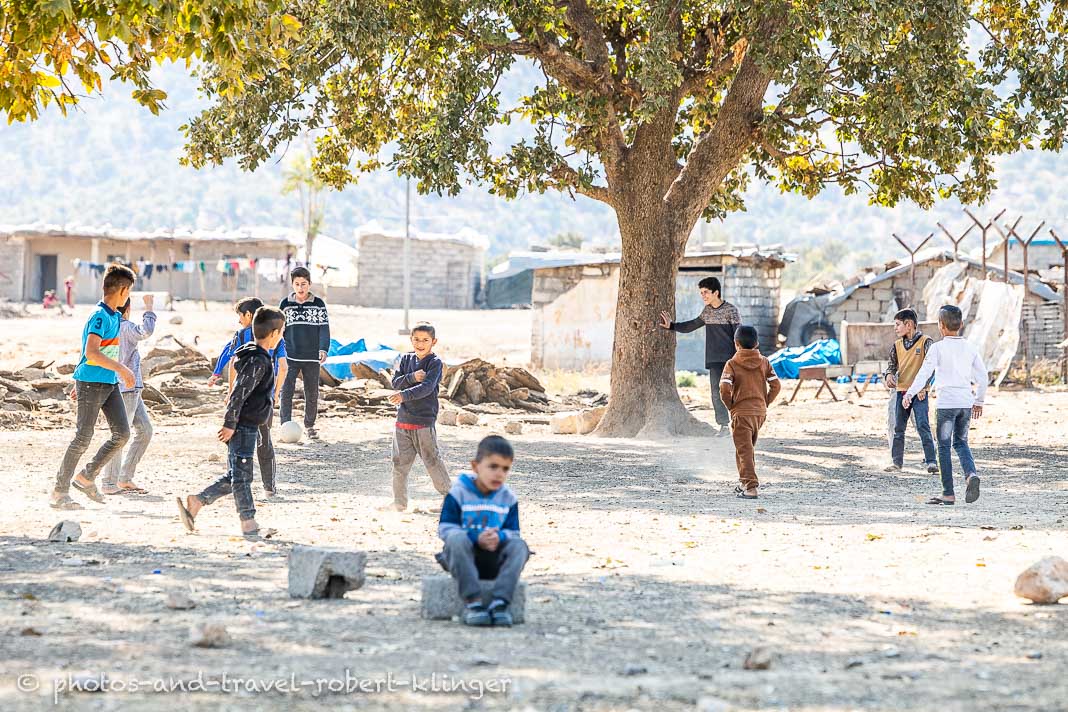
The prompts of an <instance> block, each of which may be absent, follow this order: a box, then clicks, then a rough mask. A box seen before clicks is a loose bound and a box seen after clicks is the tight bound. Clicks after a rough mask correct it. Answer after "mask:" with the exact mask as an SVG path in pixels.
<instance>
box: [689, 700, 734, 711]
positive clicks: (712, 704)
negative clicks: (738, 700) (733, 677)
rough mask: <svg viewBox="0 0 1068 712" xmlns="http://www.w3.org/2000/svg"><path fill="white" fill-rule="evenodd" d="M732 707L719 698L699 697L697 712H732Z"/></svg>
mask: <svg viewBox="0 0 1068 712" xmlns="http://www.w3.org/2000/svg"><path fill="white" fill-rule="evenodd" d="M730 710H731V705H730V703H729V702H727V701H726V700H721V699H720V698H718V697H699V698H698V699H697V712H730Z"/></svg>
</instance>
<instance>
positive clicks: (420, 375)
mask: <svg viewBox="0 0 1068 712" xmlns="http://www.w3.org/2000/svg"><path fill="white" fill-rule="evenodd" d="M412 380H414V381H415V382H416V383H422V382H423V381H424V380H426V371H424V370H423V369H419V370H418V371H416V372H415V373H413V374H412Z"/></svg>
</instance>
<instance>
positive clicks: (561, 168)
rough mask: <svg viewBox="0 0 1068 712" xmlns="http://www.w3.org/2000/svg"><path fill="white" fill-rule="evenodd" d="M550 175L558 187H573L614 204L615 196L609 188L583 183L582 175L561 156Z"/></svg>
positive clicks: (588, 195) (596, 198)
mask: <svg viewBox="0 0 1068 712" xmlns="http://www.w3.org/2000/svg"><path fill="white" fill-rule="evenodd" d="M551 175H552V178H553V180H555V181H556V185H557V187H558V188H574V190H575V192H576V193H581V194H582V195H585V196H586V197H587V198H593V199H594V200H599V201H601V202H602V203H606V204H607V205H611V206H615V202H614V200H615V198H614V196H613V194H612V191H611V190H609V189H608V188H607V187H605V186H602V185H593V184H590V185H583V183H582V176H580V175H579V172H578V171H576V170H575V169H574V168H572V167H571V166H570V165H568V163H567V162H566V161H565V160H564V159H563V158H561V159H560V162H559V163H558V164H557V165H556V166H555V167H554V168H553V169H552V172H551Z"/></svg>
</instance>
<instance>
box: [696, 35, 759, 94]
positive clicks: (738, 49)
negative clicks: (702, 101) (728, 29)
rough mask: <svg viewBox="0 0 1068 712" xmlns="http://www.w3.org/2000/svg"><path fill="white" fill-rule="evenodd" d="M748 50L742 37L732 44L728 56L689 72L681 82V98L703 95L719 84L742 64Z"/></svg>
mask: <svg viewBox="0 0 1068 712" xmlns="http://www.w3.org/2000/svg"><path fill="white" fill-rule="evenodd" d="M748 48H749V40H747V39H745V38H744V37H743V38H742V39H740V40H738V41H737V42H735V43H734V46H733V47H731V53H730V54H729V55H727V56H726V57H721V58H720V59H719V61H717V62H716V63H715V64H714V65H712V66H711V67H708V68H705V69H694V70H693V71H692V72H689V73H688V74H687V76H686V78H685V79H683V80H682V96H683V97H687V96H701V95H703V94H704V93H705V92H706V91H707V90H708V88H709V86H712V85H714V84H716V83H718V82H720V81H721V80H722V79H724V78H725V77H726V76H727V75H728V74H730V73H731V72H732V71H734V69H735V68H737V67H738V66H739V65H740V64H741V63H742V58H743V57H745V51H746V50H747V49H748Z"/></svg>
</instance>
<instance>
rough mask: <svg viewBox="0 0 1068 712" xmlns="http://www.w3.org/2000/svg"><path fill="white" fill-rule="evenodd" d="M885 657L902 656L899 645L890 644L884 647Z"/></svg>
mask: <svg viewBox="0 0 1068 712" xmlns="http://www.w3.org/2000/svg"><path fill="white" fill-rule="evenodd" d="M883 657H884V658H900V657H901V651H900V650H898V649H897V647H896V646H894V645H888V646H886V647H885V648H883Z"/></svg>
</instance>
